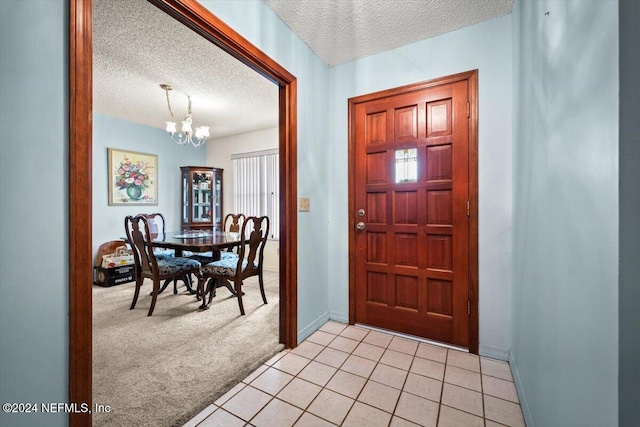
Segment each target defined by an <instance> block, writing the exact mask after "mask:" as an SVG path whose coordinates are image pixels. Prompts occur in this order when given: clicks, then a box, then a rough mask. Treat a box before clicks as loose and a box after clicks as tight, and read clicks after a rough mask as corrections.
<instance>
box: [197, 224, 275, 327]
mask: <svg viewBox="0 0 640 427" xmlns="http://www.w3.org/2000/svg"><path fill="white" fill-rule="evenodd" d="M268 236H269V218H268V217H266V216H261V217H254V216H251V217H248V218H246V220H245V221H244V223H243V224H242V229H241V231H240V237H241V240H242V242H241V244H240V246H239V251H238V257H237V258H221V259H220V260H218V261H214V262H210V263H208V264H205V265H203V266H202V268H201V269H200V275H199V277H198V292H199V293H200V295H201V296H202V298H203V307H206V306H207V304H206V299H205V297H206V295H205V286H204V285H205V282H207V281H209V282H211V281H212V280H211V279H213V280H215V281H218V286H214V285H209V286H208V288H209V289H208V291H209V304H210V303H211V300H212V299H213V296H214V293H215V290H216V288H217V287H219V285H220V284H221V283H224V284H226V285H227V286H229V285H231V284H232V285H233V290H234V293H235V296H236V297H237V298H238V306H239V307H240V314H241V315H244V306H243V304H242V295H243V293H242V285H243V282H244V279H246V278H248V277H251V276H258V282H259V284H260V293H261V294H262V301H263V302H264V303H265V304H266V303H267V297H266V296H265V293H264V275H263V272H262V264H263V259H264V247H265V245H266V243H267V237H268Z"/></svg>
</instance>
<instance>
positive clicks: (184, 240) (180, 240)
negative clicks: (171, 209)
mask: <svg viewBox="0 0 640 427" xmlns="http://www.w3.org/2000/svg"><path fill="white" fill-rule="evenodd" d="M241 243H242V242H241V240H240V233H233V232H224V231H217V230H209V229H207V230H181V231H170V232H166V233H157V234H154V235H153V236H152V241H151V246H153V247H155V248H165V249H173V250H174V251H175V256H177V257H180V256H184V253H185V251H190V252H212V255H213V260H214V261H216V260H219V259H220V251H221V250H222V249H228V248H233V247H235V246H240V244H241Z"/></svg>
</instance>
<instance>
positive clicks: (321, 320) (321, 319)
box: [298, 311, 329, 344]
mask: <svg viewBox="0 0 640 427" xmlns="http://www.w3.org/2000/svg"><path fill="white" fill-rule="evenodd" d="M327 320H329V312H328V311H325V312H324V313H322V314H321V315H320V316H318V318H316V319H315V320H314V321H313V322H311V323H310V324H308V325H307V326H305V327H304V328H302V329H300V330H298V344H300V343H301V342H302V341H304V340H305V339H307V337H308V336H309V335H311V334H312V333H314V332H315V331H317V330H318V328H320V326H322V325H324V324H325V323H326V322H327Z"/></svg>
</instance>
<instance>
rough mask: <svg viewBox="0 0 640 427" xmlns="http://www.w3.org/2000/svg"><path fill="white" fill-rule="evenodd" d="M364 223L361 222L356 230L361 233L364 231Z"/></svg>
mask: <svg viewBox="0 0 640 427" xmlns="http://www.w3.org/2000/svg"><path fill="white" fill-rule="evenodd" d="M364 227H365V225H364V222H362V221H360V222H359V223H357V224H356V228H357V229H358V230H360V231H362V230H364Z"/></svg>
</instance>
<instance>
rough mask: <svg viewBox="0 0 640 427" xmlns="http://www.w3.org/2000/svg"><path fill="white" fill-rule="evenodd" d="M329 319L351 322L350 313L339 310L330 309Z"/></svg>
mask: <svg viewBox="0 0 640 427" xmlns="http://www.w3.org/2000/svg"><path fill="white" fill-rule="evenodd" d="M329 319H330V320H335V321H336V322H342V323H349V315H348V314H346V313H341V312H339V311H330V312H329Z"/></svg>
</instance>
